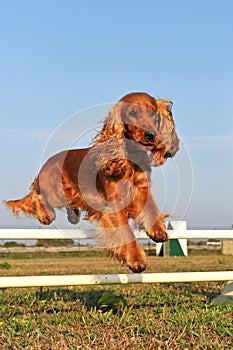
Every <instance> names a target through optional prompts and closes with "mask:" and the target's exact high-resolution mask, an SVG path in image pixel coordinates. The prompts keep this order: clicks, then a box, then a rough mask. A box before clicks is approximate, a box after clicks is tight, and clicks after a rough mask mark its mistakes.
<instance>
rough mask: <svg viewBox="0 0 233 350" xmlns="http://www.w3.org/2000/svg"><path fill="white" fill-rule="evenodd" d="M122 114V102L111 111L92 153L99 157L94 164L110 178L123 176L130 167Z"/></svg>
mask: <svg viewBox="0 0 233 350" xmlns="http://www.w3.org/2000/svg"><path fill="white" fill-rule="evenodd" d="M122 113H123V103H121V102H118V103H117V104H116V105H114V106H113V107H112V108H111V109H110V110H109V112H108V115H107V116H106V118H105V121H104V125H103V128H102V130H101V131H100V133H99V135H97V137H96V141H95V143H94V148H93V150H92V151H91V152H93V154H96V155H97V156H98V157H97V160H95V162H94V163H95V165H96V166H97V167H99V168H100V169H101V170H102V171H103V172H104V173H105V175H108V176H114V177H118V176H122V175H123V173H125V172H126V170H127V167H128V156H127V151H126V146H125V138H124V133H125V129H124V123H123V121H122Z"/></svg>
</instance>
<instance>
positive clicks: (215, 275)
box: [0, 229, 233, 288]
mask: <svg viewBox="0 0 233 350" xmlns="http://www.w3.org/2000/svg"><path fill="white" fill-rule="evenodd" d="M168 235H169V239H184V238H187V239H210V238H211V239H220V240H223V239H231V240H233V231H232V230H187V231H183V232H180V231H178V230H177V231H176V230H174V231H173V230H171V231H168ZM95 237H96V234H95V231H93V230H92V231H83V230H77V229H76V230H75V229H72V230H71V229H0V240H12V239H14V240H33V239H94V238H95ZM138 238H146V236H145V235H141V234H140V235H139V236H138ZM232 280H233V271H209V272H178V273H177V272H171V273H142V274H137V273H136V274H106V275H104V274H103V275H71V276H68V275H51V276H11V277H0V288H13V287H45V286H46V287H48V286H74V285H100V284H131V283H168V282H194V281H196V282H201V281H232Z"/></svg>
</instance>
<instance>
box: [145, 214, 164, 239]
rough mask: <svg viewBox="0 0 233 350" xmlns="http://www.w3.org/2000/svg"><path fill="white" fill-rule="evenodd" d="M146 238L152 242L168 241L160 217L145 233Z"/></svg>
mask: <svg viewBox="0 0 233 350" xmlns="http://www.w3.org/2000/svg"><path fill="white" fill-rule="evenodd" d="M147 234H148V236H149V237H150V238H151V239H152V240H153V241H154V242H157V243H159V242H165V241H167V240H168V234H167V232H166V226H165V223H164V221H163V219H162V218H161V217H160V218H159V219H158V220H157V221H156V223H155V224H154V225H153V226H152V227H151V228H150V229H149V230H148V231H147Z"/></svg>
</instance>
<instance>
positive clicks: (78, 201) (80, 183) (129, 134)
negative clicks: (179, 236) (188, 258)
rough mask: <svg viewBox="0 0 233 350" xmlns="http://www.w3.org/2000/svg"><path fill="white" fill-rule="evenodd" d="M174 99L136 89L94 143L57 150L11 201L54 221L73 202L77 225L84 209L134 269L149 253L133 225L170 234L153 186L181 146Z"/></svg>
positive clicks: (159, 237)
mask: <svg viewBox="0 0 233 350" xmlns="http://www.w3.org/2000/svg"><path fill="white" fill-rule="evenodd" d="M171 107H172V102H171V101H170V100H160V99H155V98H153V97H152V96H150V95H148V94H146V93H130V94H128V95H126V96H124V97H123V98H122V99H121V100H120V101H119V102H118V103H117V104H116V105H114V106H113V107H112V108H111V109H110V111H109V113H108V115H107V117H106V118H105V121H104V125H103V128H102V130H101V131H100V132H99V134H98V135H97V136H96V138H95V140H94V143H93V146H92V147H90V148H86V149H72V150H68V151H63V152H60V153H58V154H55V155H54V156H52V157H51V158H50V159H49V160H48V161H47V162H46V163H45V164H44V166H43V167H42V168H41V170H40V172H39V175H38V176H37V177H36V179H35V180H34V181H33V183H32V184H31V186H30V193H29V194H28V195H27V196H25V197H24V198H22V199H19V200H12V201H7V202H5V204H6V206H8V207H9V208H11V209H12V211H13V213H14V214H15V215H18V213H19V212H20V211H22V212H23V213H24V214H25V215H27V216H34V217H35V218H37V219H38V220H39V221H40V222H41V223H43V224H45V225H49V224H50V223H51V222H52V221H53V220H54V219H55V211H54V208H62V207H66V210H67V218H68V220H69V221H70V222H71V223H73V224H76V223H77V222H78V221H79V218H80V212H85V213H86V216H87V218H88V219H89V220H90V221H92V222H93V221H98V222H99V231H100V236H101V239H102V244H103V245H104V246H105V247H106V248H107V249H108V251H110V253H111V254H112V255H114V256H115V257H116V258H117V259H118V260H119V261H121V262H123V263H124V264H126V266H128V267H129V268H130V269H131V270H132V271H133V272H141V271H143V270H144V269H145V268H146V256H145V252H144V251H143V250H142V248H141V247H140V245H139V244H138V242H137V240H136V239H135V236H134V234H133V232H132V230H131V228H130V225H129V223H128V221H129V219H133V220H134V222H135V224H136V225H138V226H139V227H141V228H144V229H145V231H146V232H147V235H148V236H149V237H150V238H151V239H153V240H154V241H155V242H162V241H165V240H166V239H167V233H166V229H165V224H164V217H165V216H164V215H163V214H161V213H160V212H159V210H158V208H157V205H156V203H155V201H154V199H153V197H152V194H151V192H150V174H151V166H159V165H162V164H163V163H164V162H165V161H166V159H167V158H169V157H173V156H174V155H175V153H176V152H177V151H178V149H179V140H178V137H177V135H176V131H175V123H174V120H173V117H172V112H171Z"/></svg>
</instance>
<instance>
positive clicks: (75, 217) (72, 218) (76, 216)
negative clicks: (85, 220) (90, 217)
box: [66, 207, 80, 225]
mask: <svg viewBox="0 0 233 350" xmlns="http://www.w3.org/2000/svg"><path fill="white" fill-rule="evenodd" d="M66 211H67V219H68V221H69V222H70V223H71V224H73V225H76V224H77V223H78V222H79V220H80V212H79V210H78V209H72V208H70V207H66Z"/></svg>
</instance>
